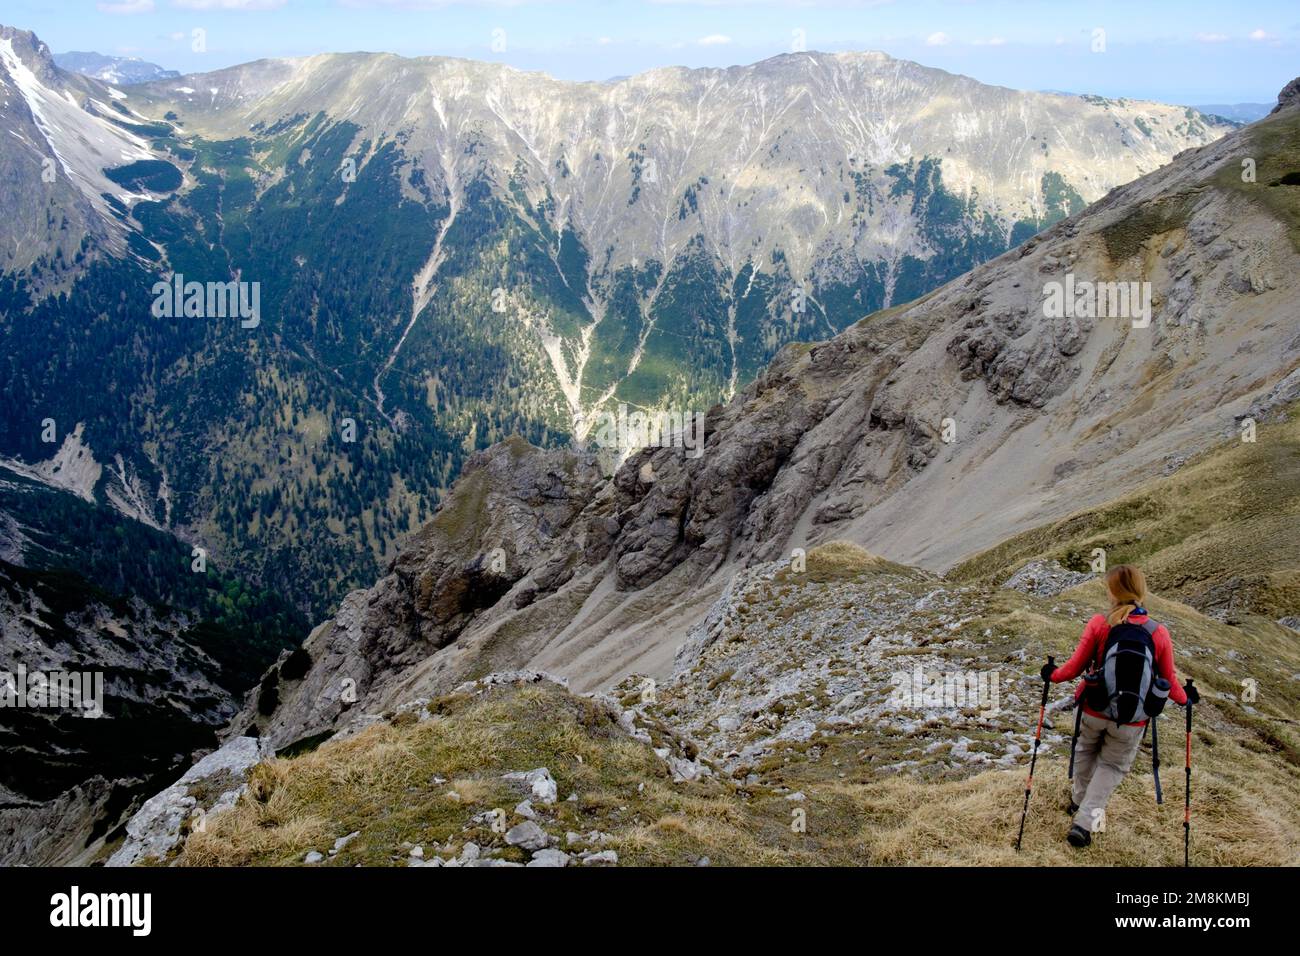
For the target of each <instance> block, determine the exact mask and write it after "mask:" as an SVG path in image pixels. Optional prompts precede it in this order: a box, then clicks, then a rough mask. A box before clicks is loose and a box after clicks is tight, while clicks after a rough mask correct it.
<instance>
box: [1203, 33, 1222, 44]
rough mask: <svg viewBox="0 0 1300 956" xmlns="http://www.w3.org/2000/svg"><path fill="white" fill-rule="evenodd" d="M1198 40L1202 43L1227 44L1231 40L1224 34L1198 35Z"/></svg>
mask: <svg viewBox="0 0 1300 956" xmlns="http://www.w3.org/2000/svg"><path fill="white" fill-rule="evenodd" d="M1196 39H1198V40H1200V41H1201V42H1202V43H1227V42H1228V39H1229V38H1228V36H1227V35H1226V34H1223V33H1198V34H1196Z"/></svg>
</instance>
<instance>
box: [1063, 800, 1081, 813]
mask: <svg viewBox="0 0 1300 956" xmlns="http://www.w3.org/2000/svg"><path fill="white" fill-rule="evenodd" d="M1066 812H1067V813H1068V814H1070V816H1074V815H1075V814H1076V813H1078V812H1079V805H1078V804H1077V803H1075V802H1074V801H1073V800H1071V801H1070V809H1069V810H1067V811H1066Z"/></svg>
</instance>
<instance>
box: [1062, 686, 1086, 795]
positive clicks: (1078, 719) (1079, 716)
mask: <svg viewBox="0 0 1300 956" xmlns="http://www.w3.org/2000/svg"><path fill="white" fill-rule="evenodd" d="M1082 723H1083V701H1082V700H1076V701H1075V702H1074V736H1073V737H1072V738H1071V739H1070V772H1069V773H1068V774H1066V779H1068V780H1073V779H1074V749H1075V748H1076V747H1077V746H1079V727H1080V726H1081V725H1082Z"/></svg>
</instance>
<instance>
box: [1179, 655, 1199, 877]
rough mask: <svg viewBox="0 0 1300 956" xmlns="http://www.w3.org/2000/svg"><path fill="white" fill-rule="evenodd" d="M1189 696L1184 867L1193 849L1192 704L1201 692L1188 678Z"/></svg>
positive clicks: (1186, 688) (1184, 801) (1184, 814)
mask: <svg viewBox="0 0 1300 956" xmlns="http://www.w3.org/2000/svg"><path fill="white" fill-rule="evenodd" d="M1183 690H1184V692H1186V694H1187V762H1186V764H1185V768H1186V770H1185V772H1186V774H1187V781H1186V786H1185V787H1184V788H1183V866H1190V865H1191V863H1190V857H1191V847H1192V704H1193V703H1195V702H1196V701H1197V700H1199V699H1200V697H1201V695H1200V692H1199V691H1198V690H1197V689H1196V688H1195V687H1193V686H1192V679H1191V678H1190V677H1189V678H1187V683H1186V684H1185V685H1183Z"/></svg>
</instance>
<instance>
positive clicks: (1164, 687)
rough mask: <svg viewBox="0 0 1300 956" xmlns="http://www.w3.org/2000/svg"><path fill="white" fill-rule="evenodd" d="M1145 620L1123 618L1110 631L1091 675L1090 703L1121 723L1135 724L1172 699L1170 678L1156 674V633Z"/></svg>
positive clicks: (1153, 624)
mask: <svg viewBox="0 0 1300 956" xmlns="http://www.w3.org/2000/svg"><path fill="white" fill-rule="evenodd" d="M1159 626H1160V625H1158V624H1157V623H1156V622H1155V621H1153V620H1151V619H1150V618H1147V620H1146V623H1144V624H1134V623H1133V622H1131V621H1123V622H1121V623H1119V624H1116V625H1115V626H1114V627H1112V628H1111V629H1110V631H1109V632H1108V633H1107V634H1106V640H1105V641H1104V642H1102V647H1101V654H1100V655H1099V656H1098V659H1097V661H1096V665H1095V667H1094V670H1093V673H1092V674H1090V675H1088V685H1087V691H1086V702H1087V704H1088V706H1089V707H1090V708H1091V709H1092V710H1094V711H1096V712H1097V713H1099V714H1101V715H1103V716H1104V717H1105V718H1106V719H1107V720H1113V721H1114V722H1115V723H1117V724H1135V723H1139V722H1142V721H1146V720H1148V719H1150V718H1152V717H1155V716H1157V715H1158V714H1159V713H1160V712H1161V711H1162V710H1164V709H1165V703H1166V701H1167V700H1168V699H1169V682H1168V681H1167V680H1165V679H1164V678H1163V677H1158V676H1156V672H1155V663H1156V645H1155V640H1154V637H1155V633H1156V629H1157V628H1159Z"/></svg>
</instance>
